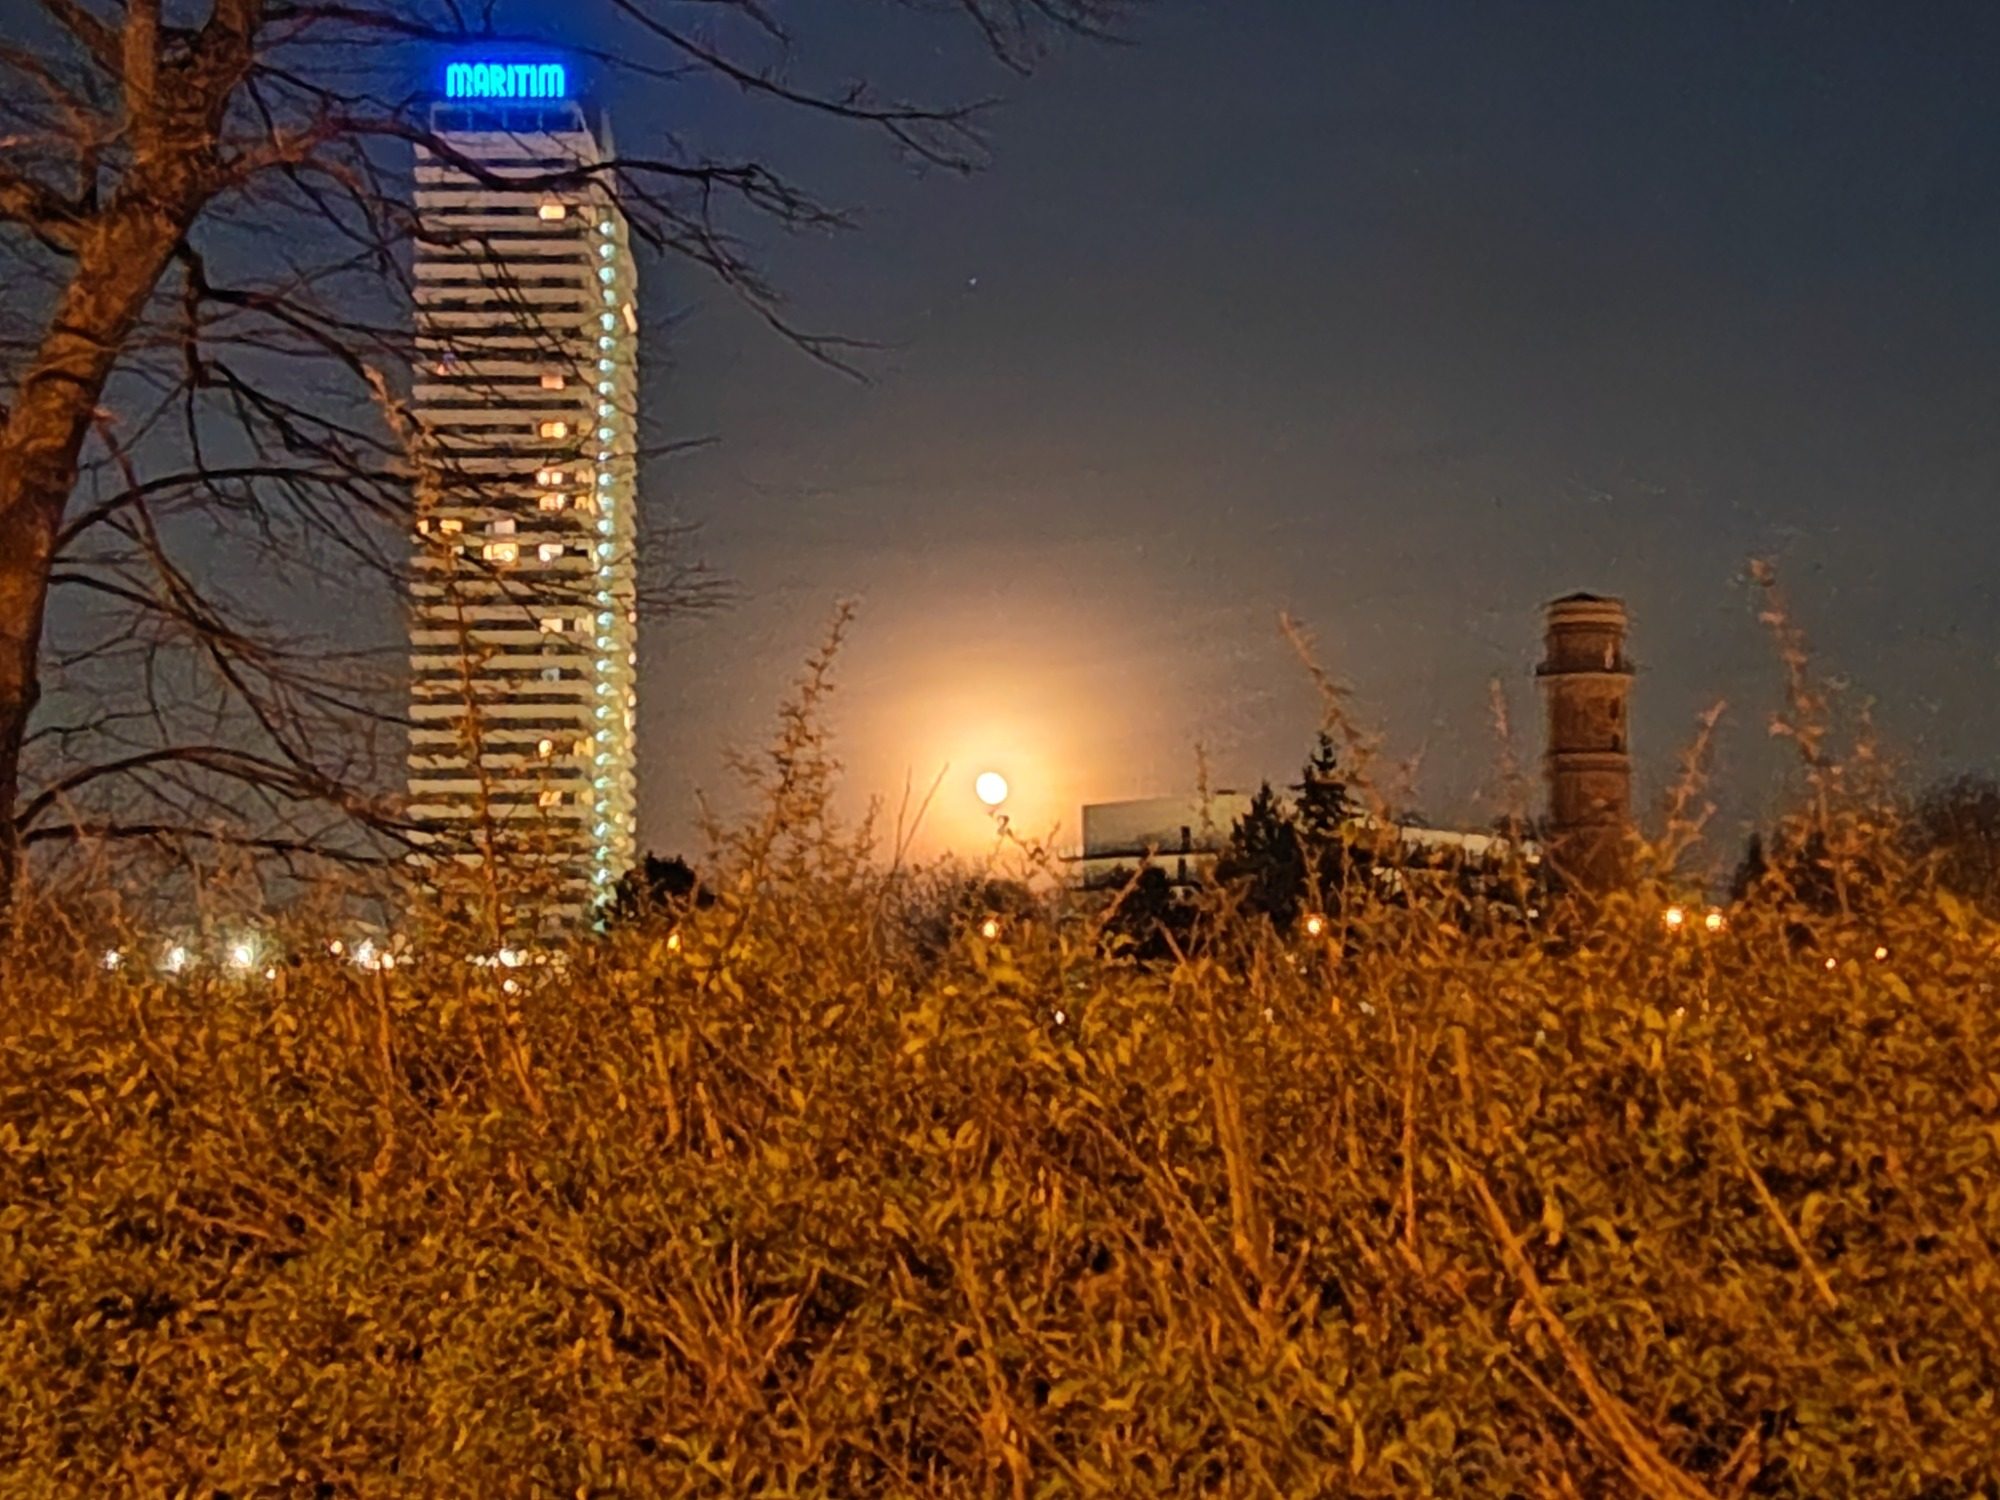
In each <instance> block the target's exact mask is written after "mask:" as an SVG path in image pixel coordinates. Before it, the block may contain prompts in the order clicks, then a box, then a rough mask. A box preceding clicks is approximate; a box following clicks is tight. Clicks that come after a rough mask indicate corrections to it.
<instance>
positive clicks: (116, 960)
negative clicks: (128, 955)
mask: <svg viewBox="0 0 2000 1500" xmlns="http://www.w3.org/2000/svg"><path fill="white" fill-rule="evenodd" d="M124 962H125V955H124V954H122V953H120V952H119V951H118V950H117V949H116V948H106V949H105V950H104V967H105V968H107V969H115V968H118V967H119V966H120V965H121V964H123V963H124Z"/></svg>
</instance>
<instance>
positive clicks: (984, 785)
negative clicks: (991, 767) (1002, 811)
mask: <svg viewBox="0 0 2000 1500" xmlns="http://www.w3.org/2000/svg"><path fill="white" fill-rule="evenodd" d="M972 790H973V791H974V792H976V793H977V794H978V796H979V800H980V801H981V802H984V803H985V804H986V805H987V806H988V807H998V806H999V805H1000V804H1001V803H1003V802H1005V801H1006V800H1007V778H1006V777H1005V776H1002V775H1001V774H1000V773H999V772H998V771H981V772H980V773H979V776H978V779H977V780H975V781H974V782H973V783H972Z"/></svg>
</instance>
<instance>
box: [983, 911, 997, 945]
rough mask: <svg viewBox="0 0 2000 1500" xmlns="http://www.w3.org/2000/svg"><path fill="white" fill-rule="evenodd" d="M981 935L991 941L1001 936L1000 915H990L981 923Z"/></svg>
mask: <svg viewBox="0 0 2000 1500" xmlns="http://www.w3.org/2000/svg"><path fill="white" fill-rule="evenodd" d="M979 935H980V936H981V937H983V938H985V939H986V941H987V942H989V943H990V942H992V941H993V939H995V938H997V937H998V936H1000V919H999V918H998V917H988V918H987V919H986V920H985V921H984V922H981V923H980V924H979Z"/></svg>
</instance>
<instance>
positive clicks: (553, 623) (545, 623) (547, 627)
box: [540, 615, 563, 745]
mask: <svg viewBox="0 0 2000 1500" xmlns="http://www.w3.org/2000/svg"><path fill="white" fill-rule="evenodd" d="M540 623H541V627H542V634H543V635H560V634H562V629H563V622H562V617H561V616H560V615H544V616H543V617H542V619H541V622H540ZM542 743H543V744H545V745H546V744H547V743H548V741H547V740H543V741H542Z"/></svg>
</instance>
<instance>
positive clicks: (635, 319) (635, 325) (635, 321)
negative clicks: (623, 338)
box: [625, 302, 639, 333]
mask: <svg viewBox="0 0 2000 1500" xmlns="http://www.w3.org/2000/svg"><path fill="white" fill-rule="evenodd" d="M625 327H626V329H627V330H628V331H629V332H632V333H637V332H638V331H639V315H638V314H637V313H635V312H633V311H632V304H631V303H629V302H628V303H626V304H625Z"/></svg>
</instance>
